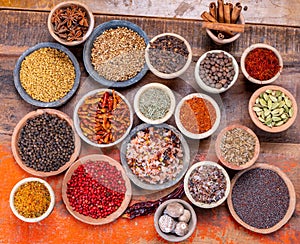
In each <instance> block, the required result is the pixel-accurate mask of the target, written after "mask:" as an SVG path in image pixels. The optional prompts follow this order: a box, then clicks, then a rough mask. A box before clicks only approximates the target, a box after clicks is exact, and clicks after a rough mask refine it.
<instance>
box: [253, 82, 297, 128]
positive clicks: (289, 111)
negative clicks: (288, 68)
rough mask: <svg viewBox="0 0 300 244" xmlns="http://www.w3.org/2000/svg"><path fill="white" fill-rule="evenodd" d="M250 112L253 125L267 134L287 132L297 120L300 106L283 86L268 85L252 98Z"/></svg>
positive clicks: (257, 91)
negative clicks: (299, 106)
mask: <svg viewBox="0 0 300 244" xmlns="http://www.w3.org/2000/svg"><path fill="white" fill-rule="evenodd" d="M248 111H249V115H250V117H251V120H252V121H253V123H254V124H255V125H256V126H257V127H258V128H260V129H261V130H264V131H266V132H270V133H278V132H282V131H285V130H287V129H288V128H289V127H291V126H292V125H293V123H294V122H295V120H296V117H297V112H298V106H297V102H296V100H295V98H294V96H293V95H292V94H291V93H290V92H289V91H288V90H286V89H284V88H283V87H281V86H275V85H268V86H264V87H261V88H259V89H257V90H256V91H255V92H254V93H253V94H252V96H251V97H250V100H249V104H248Z"/></svg>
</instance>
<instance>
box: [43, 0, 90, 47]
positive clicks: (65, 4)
mask: <svg viewBox="0 0 300 244" xmlns="http://www.w3.org/2000/svg"><path fill="white" fill-rule="evenodd" d="M71 5H76V6H78V7H80V8H81V9H83V10H84V12H85V17H86V19H87V22H88V25H89V26H88V30H87V32H86V33H85V34H84V35H83V36H82V38H81V39H80V40H74V41H67V40H66V39H63V38H61V37H59V36H58V35H57V34H56V33H55V32H54V25H53V24H52V23H51V19H52V16H53V14H54V13H55V11H56V10H59V9H65V8H68V7H71ZM94 24H95V20H94V15H93V13H92V11H91V10H90V9H89V7H88V6H87V5H85V4H83V3H81V2H77V1H67V2H62V3H59V4H57V5H56V6H55V7H54V8H53V9H52V10H51V12H50V14H49V16H48V21H47V25H48V30H49V32H50V34H51V36H52V37H53V38H54V39H55V40H56V41H58V42H59V43H61V44H63V45H66V46H76V45H79V44H81V43H83V42H85V41H86V39H87V38H88V37H89V36H90V35H91V33H92V31H93V29H94Z"/></svg>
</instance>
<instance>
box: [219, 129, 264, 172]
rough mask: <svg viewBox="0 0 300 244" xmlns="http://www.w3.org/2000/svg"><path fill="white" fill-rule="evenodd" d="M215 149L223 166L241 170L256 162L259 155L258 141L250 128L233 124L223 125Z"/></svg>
mask: <svg viewBox="0 0 300 244" xmlns="http://www.w3.org/2000/svg"><path fill="white" fill-rule="evenodd" d="M230 136H231V137H230ZM249 150H250V151H249ZM215 151H216V154H217V157H218V159H219V160H220V162H221V163H222V164H223V165H224V166H225V167H227V168H230V169H233V170H243V169H246V168H248V167H250V166H252V165H253V164H254V163H255V162H256V160H257V158H258V156H259V151H260V143H259V140H258V137H257V136H256V134H255V133H254V132H253V131H252V130H251V129H250V128H248V127H246V126H244V125H240V124H233V125H229V126H227V127H225V128H224V129H222V130H221V132H220V133H219V134H218V137H217V139H216V142H215ZM226 153H227V155H226ZM245 155H246V156H245ZM244 157H245V158H244Z"/></svg>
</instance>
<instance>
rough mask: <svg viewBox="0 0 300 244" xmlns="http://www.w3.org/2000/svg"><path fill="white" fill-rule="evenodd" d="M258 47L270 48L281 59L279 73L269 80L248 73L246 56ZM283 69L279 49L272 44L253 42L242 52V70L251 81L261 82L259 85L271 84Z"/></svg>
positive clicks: (280, 60)
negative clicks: (256, 77) (259, 78)
mask: <svg viewBox="0 0 300 244" xmlns="http://www.w3.org/2000/svg"><path fill="white" fill-rule="evenodd" d="M256 48H265V49H269V50H271V51H273V52H274V54H275V55H276V56H277V58H278V60H279V65H280V69H279V71H278V72H277V74H276V75H275V76H273V77H272V78H271V79H269V80H263V81H261V80H258V79H255V78H253V77H251V76H250V75H249V74H248V72H247V70H246V67H245V60H246V57H247V55H248V54H249V52H251V51H252V50H254V49H256ZM282 69H283V61H282V57H281V55H280V53H279V52H278V51H277V49H276V48H274V47H272V46H270V45H267V44H264V43H257V44H253V45H251V46H250V47H248V48H246V49H245V51H244V52H243V54H242V57H241V70H242V72H243V74H244V76H245V77H246V78H247V80H249V81H251V82H252V83H255V84H259V85H266V84H270V83H272V82H274V81H275V80H277V79H278V77H279V76H280V74H281V72H282Z"/></svg>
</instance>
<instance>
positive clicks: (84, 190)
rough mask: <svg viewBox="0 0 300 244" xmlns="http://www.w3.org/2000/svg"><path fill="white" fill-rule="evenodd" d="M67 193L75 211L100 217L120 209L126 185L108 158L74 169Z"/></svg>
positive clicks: (86, 163) (92, 216)
mask: <svg viewBox="0 0 300 244" xmlns="http://www.w3.org/2000/svg"><path fill="white" fill-rule="evenodd" d="M66 193H67V198H68V200H69V203H70V206H71V207H72V208H73V211H76V212H78V213H80V214H82V215H85V216H89V217H91V218H94V219H99V218H105V217H107V216H108V215H111V214H112V213H114V212H115V211H117V210H118V209H119V208H120V206H121V204H122V202H123V200H124V198H125V193H126V185H125V180H124V179H123V176H122V173H121V171H119V170H118V169H117V168H116V167H115V166H113V165H111V164H110V163H108V162H106V161H92V160H89V161H87V162H85V163H84V164H81V165H79V166H78V167H77V169H76V170H75V171H74V173H73V174H72V176H71V178H70V180H69V181H68V183H67V192H66Z"/></svg>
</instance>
